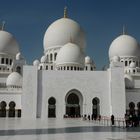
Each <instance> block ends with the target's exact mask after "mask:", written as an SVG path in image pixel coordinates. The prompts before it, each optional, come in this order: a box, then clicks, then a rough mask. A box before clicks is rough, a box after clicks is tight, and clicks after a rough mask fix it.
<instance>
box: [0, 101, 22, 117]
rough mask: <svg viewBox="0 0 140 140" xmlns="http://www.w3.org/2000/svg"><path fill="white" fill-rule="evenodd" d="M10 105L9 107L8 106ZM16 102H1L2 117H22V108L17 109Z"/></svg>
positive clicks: (0, 111)
mask: <svg viewBox="0 0 140 140" xmlns="http://www.w3.org/2000/svg"><path fill="white" fill-rule="evenodd" d="M7 106H8V109H6V107H7ZM15 107H16V103H15V102H14V101H11V102H10V103H9V105H7V103H6V102H5V101H1V102H0V117H21V109H17V110H16V109H15Z"/></svg>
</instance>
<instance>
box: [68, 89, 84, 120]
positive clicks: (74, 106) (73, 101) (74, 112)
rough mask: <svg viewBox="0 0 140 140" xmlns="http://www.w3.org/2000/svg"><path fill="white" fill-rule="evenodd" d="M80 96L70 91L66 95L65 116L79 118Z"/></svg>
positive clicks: (75, 91)
mask: <svg viewBox="0 0 140 140" xmlns="http://www.w3.org/2000/svg"><path fill="white" fill-rule="evenodd" d="M81 105H82V96H81V93H79V91H77V90H72V91H70V92H69V93H68V94H67V95H66V115H67V116H68V117H72V118H76V117H80V116H81Z"/></svg>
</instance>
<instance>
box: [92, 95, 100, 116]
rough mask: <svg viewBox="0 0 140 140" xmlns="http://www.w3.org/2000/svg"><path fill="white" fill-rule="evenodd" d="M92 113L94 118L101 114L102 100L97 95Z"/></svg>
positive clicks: (93, 101) (93, 102)
mask: <svg viewBox="0 0 140 140" xmlns="http://www.w3.org/2000/svg"><path fill="white" fill-rule="evenodd" d="M92 115H93V117H94V119H96V118H97V117H98V116H99V115H100V100H99V98H97V97H95V98H93V100H92Z"/></svg>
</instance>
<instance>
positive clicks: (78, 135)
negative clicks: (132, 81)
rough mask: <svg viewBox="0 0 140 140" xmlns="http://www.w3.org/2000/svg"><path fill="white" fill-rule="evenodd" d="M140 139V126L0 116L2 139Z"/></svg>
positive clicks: (0, 138)
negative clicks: (130, 126)
mask: <svg viewBox="0 0 140 140" xmlns="http://www.w3.org/2000/svg"><path fill="white" fill-rule="evenodd" d="M9 139H10V140H19V139H20V140H22V139H23V140H25V139H30V140H44V139H48V140H59V139H61V140H93V139H94V140H107V139H108V140H109V139H110V140H132V139H133V140H135V139H136V140H140V127H137V128H127V129H126V128H123V127H110V126H101V125H100V126H99V125H98V124H94V123H93V122H89V121H82V120H81V119H62V120H57V119H48V120H46V121H41V120H39V119H38V120H30V121H29V120H28V121H27V120H21V119H8V118H7V119H4V118H2V119H1V118H0V140H9Z"/></svg>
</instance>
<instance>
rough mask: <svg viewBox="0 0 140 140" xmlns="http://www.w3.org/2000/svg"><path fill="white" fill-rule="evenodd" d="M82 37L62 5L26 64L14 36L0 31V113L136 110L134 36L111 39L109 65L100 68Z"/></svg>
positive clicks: (138, 58)
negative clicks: (37, 54)
mask: <svg viewBox="0 0 140 140" xmlns="http://www.w3.org/2000/svg"><path fill="white" fill-rule="evenodd" d="M85 36H86V35H85V32H84V30H83V29H82V28H81V26H80V25H79V24H78V23H77V22H75V21H74V20H72V19H70V18H67V10H66V9H65V10H64V17H63V18H61V19H58V20H56V21H55V22H53V23H52V24H51V25H50V26H49V27H48V29H47V30H46V33H45V35H44V41H43V44H44V54H43V56H42V57H41V59H40V60H37V59H36V60H35V61H34V62H33V65H27V64H26V61H25V59H24V57H23V56H22V55H21V54H20V51H19V45H18V43H17V41H16V39H15V38H14V37H13V35H11V34H10V33H8V32H6V31H3V30H0V115H1V116H2V115H3V117H8V116H10V117H21V118H26V119H36V118H41V119H47V118H48V117H56V118H63V117H80V116H82V115H84V114H87V115H88V114H89V115H91V114H93V115H95V116H97V117H98V116H99V115H101V116H107V117H110V116H111V115H112V114H113V115H114V116H115V117H119V118H123V117H124V114H125V113H126V112H127V113H140V46H139V43H138V42H137V40H136V39H135V38H133V37H132V36H130V35H126V34H125V33H124V32H123V34H122V35H120V36H119V37H117V38H116V39H115V40H113V42H112V43H111V45H110V48H109V60H110V64H109V67H108V68H106V69H105V70H101V71H99V70H96V65H95V63H94V61H93V60H92V59H91V58H90V57H89V56H87V55H86V52H85V48H86V37H85ZM88 47H90V46H88ZM12 48H13V50H12ZM11 102H12V103H11ZM4 110H5V111H4ZM13 110H14V111H15V112H16V113H15V112H12V111H13Z"/></svg>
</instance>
